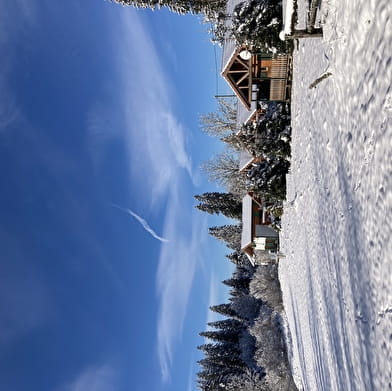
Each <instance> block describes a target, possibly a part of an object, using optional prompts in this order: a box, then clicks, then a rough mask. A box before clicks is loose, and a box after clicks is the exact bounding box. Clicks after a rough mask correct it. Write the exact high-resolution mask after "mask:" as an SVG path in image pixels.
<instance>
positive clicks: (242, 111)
mask: <svg viewBox="0 0 392 391" xmlns="http://www.w3.org/2000/svg"><path fill="white" fill-rule="evenodd" d="M255 109H256V107H255V108H254V109H253V110H248V109H247V108H246V107H245V106H244V105H243V104H239V102H238V103H237V128H238V129H240V128H241V126H242V125H243V124H246V123H247V122H248V121H249V119H250V117H251V116H252V115H253V114H254V111H255Z"/></svg>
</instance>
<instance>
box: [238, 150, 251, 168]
mask: <svg viewBox="0 0 392 391" xmlns="http://www.w3.org/2000/svg"><path fill="white" fill-rule="evenodd" d="M253 159H254V157H253V156H252V155H251V154H250V153H249V152H248V151H247V150H242V151H241V152H240V164H239V170H240V171H242V170H244V169H245V168H246V167H248V165H249V164H251V163H252V162H253Z"/></svg>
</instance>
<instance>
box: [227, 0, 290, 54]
mask: <svg viewBox="0 0 392 391" xmlns="http://www.w3.org/2000/svg"><path fill="white" fill-rule="evenodd" d="M282 28H283V22H282V1H281V0H248V1H244V2H242V3H239V4H238V5H237V6H236V7H235V9H234V13H233V16H232V35H233V36H234V38H235V39H236V41H237V42H238V43H239V44H246V45H248V46H252V47H253V48H254V49H256V50H263V51H269V52H272V53H285V52H287V51H288V50H289V44H288V43H287V42H285V41H282V40H280V38H279V33H280V31H281V30H282Z"/></svg>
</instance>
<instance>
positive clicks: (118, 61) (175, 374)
mask: <svg viewBox="0 0 392 391" xmlns="http://www.w3.org/2000/svg"><path fill="white" fill-rule="evenodd" d="M0 3H1V9H2V12H1V13H0V170H1V174H0V175H1V176H0V177H1V182H0V183H1V192H0V222H1V223H0V249H1V250H0V254H1V257H0V313H1V317H0V389H1V390H4V391H19V390H23V391H30V390H37V391H46V390H48V391H82V390H83V391H85V390H89V391H112V390H113V391H114V390H119V391H122V390H132V391H154V390H193V389H195V387H194V376H195V372H196V371H197V366H196V365H195V362H196V360H197V359H199V358H200V356H199V352H198V351H197V350H196V346H197V345H198V344H201V343H202V342H203V341H202V339H201V338H200V337H199V336H198V335H197V333H198V332H199V331H201V330H203V329H204V328H205V324H206V321H207V320H211V314H209V313H208V311H207V308H208V305H209V304H210V303H211V304H217V303H220V302H222V301H223V300H224V297H225V294H226V292H225V290H224V288H223V286H222V287H221V285H222V284H219V283H218V281H220V280H222V279H224V278H227V276H228V275H229V273H230V269H231V267H230V265H229V262H227V261H225V259H224V257H223V256H222V254H223V253H224V252H225V249H224V246H222V245H221V244H219V243H217V242H215V241H214V240H212V239H210V238H209V237H208V235H207V227H208V226H210V225H216V224H219V223H220V222H221V220H220V219H219V218H212V217H210V216H206V215H203V214H201V213H199V212H198V211H196V210H195V209H194V208H193V205H194V201H193V199H192V196H193V195H194V194H200V193H202V192H204V191H207V190H215V188H214V186H213V185H212V184H209V183H207V181H206V178H205V177H204V176H203V175H202V174H201V173H200V171H199V168H198V167H199V166H200V163H201V162H202V161H204V160H206V159H208V158H209V157H210V156H211V154H212V153H213V152H214V151H215V150H216V149H217V148H220V147H219V146H218V145H217V144H216V143H215V142H214V140H212V139H210V138H208V137H207V136H205V135H204V134H202V133H201V132H200V131H199V130H198V125H197V123H198V116H199V114H201V113H206V112H208V111H211V110H214V108H215V102H214V99H213V95H214V94H215V93H216V90H215V83H216V72H215V60H214V51H213V47H212V45H211V44H210V43H209V38H208V36H207V34H206V32H205V31H206V29H207V28H206V26H203V25H201V24H200V23H199V20H198V18H197V17H195V16H190V15H187V16H178V15H174V14H171V13H169V12H167V11H159V12H151V11H148V10H144V11H143V10H135V9H131V8H123V7H121V6H118V5H115V4H113V3H110V2H108V1H97V0H85V1H76V0H68V1H66V2H64V1H53V0H51V1H49V0H40V1H38V0H37V1H34V0H14V1H13V2H8V1H5V0H0ZM218 61H219V58H218ZM128 210H129V211H131V214H130V213H128ZM132 213H133V215H132ZM135 216H136V217H138V216H140V218H139V220H138V219H137V218H135ZM142 219H143V220H142ZM141 222H142V223H143V224H144V227H143V225H142V224H141ZM149 227H150V228H151V229H150V228H149ZM146 228H147V229H146ZM208 317H209V319H207V318H208Z"/></svg>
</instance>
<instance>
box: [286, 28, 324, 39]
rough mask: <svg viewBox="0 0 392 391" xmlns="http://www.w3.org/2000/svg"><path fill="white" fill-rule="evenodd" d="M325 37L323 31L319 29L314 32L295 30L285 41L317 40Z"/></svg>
mask: <svg viewBox="0 0 392 391" xmlns="http://www.w3.org/2000/svg"><path fill="white" fill-rule="evenodd" d="M322 36H323V29H322V28H317V29H315V28H314V29H313V30H312V32H309V30H308V29H306V30H293V31H292V33H291V34H290V35H286V36H285V39H298V38H317V37H322Z"/></svg>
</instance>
